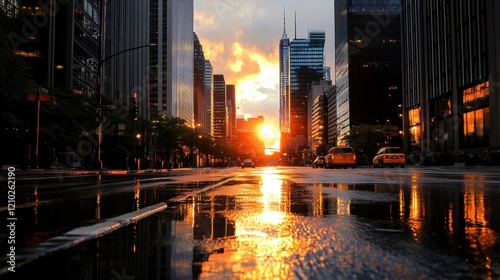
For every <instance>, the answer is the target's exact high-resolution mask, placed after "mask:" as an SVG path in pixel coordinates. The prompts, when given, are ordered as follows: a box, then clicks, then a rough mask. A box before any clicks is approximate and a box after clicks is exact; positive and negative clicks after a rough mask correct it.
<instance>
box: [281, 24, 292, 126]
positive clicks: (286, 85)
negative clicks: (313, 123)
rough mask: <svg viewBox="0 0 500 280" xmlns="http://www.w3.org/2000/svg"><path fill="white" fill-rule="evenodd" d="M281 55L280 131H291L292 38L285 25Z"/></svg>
mask: <svg viewBox="0 0 500 280" xmlns="http://www.w3.org/2000/svg"><path fill="white" fill-rule="evenodd" d="M279 56H280V62H279V63H280V132H282V133H289V132H290V39H288V37H287V35H286V30H285V27H283V35H282V36H281V40H280V46H279Z"/></svg>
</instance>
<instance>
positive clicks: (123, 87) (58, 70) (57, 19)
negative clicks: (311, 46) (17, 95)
mask: <svg viewBox="0 0 500 280" xmlns="http://www.w3.org/2000/svg"><path fill="white" fill-rule="evenodd" d="M47 2H48V1H28V0H19V1H15V2H14V1H8V2H5V1H2V8H5V9H7V10H8V11H10V12H9V13H10V14H11V15H16V16H18V17H19V18H20V20H19V23H20V26H19V27H18V32H17V33H16V34H13V33H12V34H11V35H12V36H13V37H15V38H16V40H17V41H15V42H16V45H15V46H13V47H14V49H15V53H16V54H18V55H19V56H21V57H23V58H24V59H25V61H26V62H27V63H28V64H29V65H30V67H31V68H32V69H33V72H32V73H33V79H34V80H35V82H36V83H37V85H39V86H42V87H45V88H47V89H49V90H52V89H55V88H57V89H66V90H68V91H72V92H73V93H75V94H77V95H87V96H90V97H94V98H95V100H99V99H100V98H99V96H100V95H102V96H103V97H105V98H104V99H103V100H107V102H111V103H112V104H113V105H115V106H128V105H129V103H130V100H131V97H132V96H133V95H134V93H135V94H136V95H137V96H138V99H139V100H140V103H139V107H138V109H139V112H138V115H139V117H141V118H142V119H148V117H149V116H148V110H147V108H148V106H147V103H148V94H147V92H148V63H149V50H148V49H147V48H142V46H147V47H149V43H150V41H149V1H141V2H134V1H126V2H124V1H119V0H109V1H106V2H103V1H99V0H93V1H81V0H72V1H53V2H52V3H53V5H49V3H47ZM14 3H16V4H15V5H13V4H14ZM15 7H17V8H18V10H15V9H14V8H15ZM13 9H14V10H13ZM16 11H17V12H16ZM32 27H36V30H35V29H30V32H26V28H32ZM138 47H140V48H138ZM130 65H133V66H134V67H129V66H130ZM101 70H102V71H103V72H102V73H103V75H102V80H101V77H100V76H99V74H100V71H101ZM100 85H102V88H100ZM56 100H57V97H56ZM108 104H109V103H108ZM93 105H94V106H95V105H96V104H93ZM105 105H107V104H105ZM103 114H104V113H103ZM89 119H91V120H92V121H91V123H92V124H94V123H95V119H96V116H89ZM101 120H106V119H105V118H102V119H101ZM106 121H108V122H110V121H111V120H110V119H108V120H106ZM82 123H83V122H82ZM127 124H128V122H127ZM102 127H103V129H104V130H103V136H104V140H103V142H102V143H101V145H102V147H101V146H98V145H97V144H96V145H95V146H96V147H94V149H99V148H102V149H103V150H104V149H106V148H115V146H116V145H114V147H111V146H112V145H111V144H110V143H111V141H107V139H106V137H107V136H116V134H117V133H118V132H117V131H114V130H113V129H112V128H116V127H117V125H116V124H113V125H109V123H107V124H105V125H103V126H102ZM82 130H85V131H82V134H84V135H92V133H93V131H96V129H95V127H84V126H83V125H82ZM96 134H97V133H96ZM89 137H90V136H89ZM101 139H103V138H101ZM50 145H52V146H54V147H56V153H60V152H67V149H68V148H67V147H66V145H64V143H62V142H61V143H57V142H55V143H50ZM59 145H63V146H62V147H58V146H59ZM35 153H36V152H35ZM84 156H85V155H82V156H81V157H82V158H83V157H84Z"/></svg>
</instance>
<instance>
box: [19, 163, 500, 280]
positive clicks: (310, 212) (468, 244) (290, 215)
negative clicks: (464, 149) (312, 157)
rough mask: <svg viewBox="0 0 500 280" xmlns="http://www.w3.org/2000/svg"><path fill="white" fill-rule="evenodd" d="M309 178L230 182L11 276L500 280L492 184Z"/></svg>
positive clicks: (497, 193) (279, 175)
mask: <svg viewBox="0 0 500 280" xmlns="http://www.w3.org/2000/svg"><path fill="white" fill-rule="evenodd" d="M330 174H332V173H330ZM337 174H338V175H340V174H341V173H340V171H339V173H337ZM337 174H334V175H337ZM311 177H314V175H311V174H309V175H303V174H302V175H301V174H299V173H297V174H294V175H291V176H290V174H288V175H285V173H284V172H283V171H277V170H263V171H257V172H249V173H245V174H240V176H239V177H237V178H236V179H234V180H231V181H229V182H227V183H225V184H223V185H220V186H217V187H214V188H212V189H209V190H207V191H204V192H201V193H198V194H196V195H193V196H190V197H188V198H187V199H183V200H180V201H179V202H175V203H172V204H170V205H169V206H168V207H167V208H166V209H165V210H163V211H161V212H159V213H157V214H154V215H151V216H149V217H147V218H144V219H141V220H139V221H137V222H136V223H133V224H131V225H130V226H127V227H123V228H120V229H118V230H116V231H114V232H112V233H111V234H107V235H105V236H103V237H100V238H98V239H94V240H91V241H88V242H85V243H83V244H81V245H79V246H76V247H73V248H71V249H69V250H66V251H62V252H59V253H56V254H53V255H50V256H48V257H45V258H43V259H40V260H37V261H35V262H32V263H30V264H27V265H26V266H24V267H21V268H19V271H18V272H16V276H18V279H27V278H24V277H27V276H29V275H31V274H30V273H31V272H32V271H37V274H38V275H40V277H41V278H43V279H353V278H359V279H367V278H369V279H457V278H460V279H464V278H465V279H498V278H499V277H500V261H499V257H500V246H499V244H500V242H499V240H500V239H499V238H500V235H499V233H500V217H499V216H495V213H499V211H500V209H499V208H500V189H499V187H500V186H499V185H495V184H482V183H480V182H479V181H472V182H469V181H467V180H466V181H464V182H465V183H461V184H447V183H445V184H443V183H439V182H436V183H434V184H430V183H419V182H418V180H413V181H414V183H412V179H411V178H410V179H409V180H408V182H406V183H400V184H397V183H396V184H394V183H391V184H389V183H356V184H347V183H335V181H334V180H330V181H329V183H310V182H306V181H309V180H303V179H301V178H311ZM292 178H295V179H292ZM313 181H319V180H313ZM421 181H422V180H421Z"/></svg>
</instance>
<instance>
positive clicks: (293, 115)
mask: <svg viewBox="0 0 500 280" xmlns="http://www.w3.org/2000/svg"><path fill="white" fill-rule="evenodd" d="M324 46H325V32H324V31H309V36H308V38H307V39H294V40H293V41H292V42H291V43H290V81H289V85H290V100H289V104H290V137H291V138H292V139H293V141H294V143H295V145H294V146H295V147H294V149H295V150H296V151H297V149H302V148H304V147H306V145H307V138H308V95H309V88H310V86H311V84H312V82H313V81H319V80H321V79H322V78H323V77H324V75H325V65H324Z"/></svg>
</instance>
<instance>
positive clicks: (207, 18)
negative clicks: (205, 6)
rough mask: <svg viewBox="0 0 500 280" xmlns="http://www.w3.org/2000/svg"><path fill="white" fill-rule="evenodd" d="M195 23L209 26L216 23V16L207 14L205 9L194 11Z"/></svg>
mask: <svg viewBox="0 0 500 280" xmlns="http://www.w3.org/2000/svg"><path fill="white" fill-rule="evenodd" d="M194 21H195V22H196V23H195V24H196V25H197V26H200V27H207V26H212V25H214V21H215V17H214V16H213V15H207V13H206V12H205V11H201V12H196V11H195V13H194Z"/></svg>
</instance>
